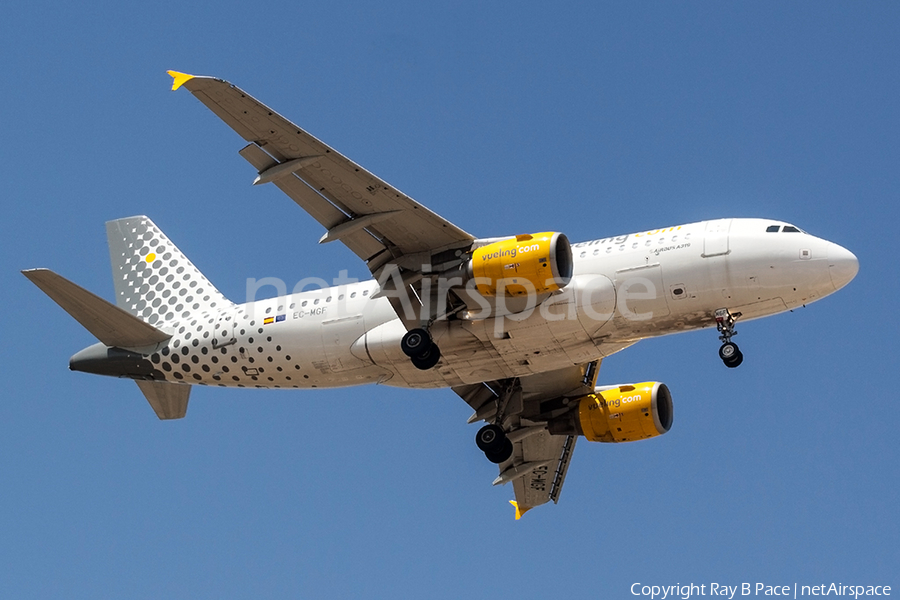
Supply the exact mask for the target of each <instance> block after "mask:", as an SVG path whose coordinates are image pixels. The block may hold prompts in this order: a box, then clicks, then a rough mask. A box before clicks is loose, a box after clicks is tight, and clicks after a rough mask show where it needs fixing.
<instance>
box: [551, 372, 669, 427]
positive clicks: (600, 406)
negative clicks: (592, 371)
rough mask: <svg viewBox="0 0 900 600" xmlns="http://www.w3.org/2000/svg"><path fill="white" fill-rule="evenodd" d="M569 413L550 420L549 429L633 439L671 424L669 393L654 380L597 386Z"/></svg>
mask: <svg viewBox="0 0 900 600" xmlns="http://www.w3.org/2000/svg"><path fill="white" fill-rule="evenodd" d="M577 402H578V406H577V407H576V408H575V409H574V410H573V411H572V412H569V413H568V414H565V415H563V416H562V417H557V418H556V419H553V420H551V421H550V422H549V423H548V424H547V425H548V429H549V430H550V433H552V434H557V435H583V436H584V437H585V438H587V439H588V440H590V441H592V442H634V441H636V440H645V439H647V438H651V437H655V436H657V435H662V434H663V433H666V432H667V431H669V429H671V427H672V395H671V394H670V393H669V388H668V387H666V384H664V383H659V382H656V381H648V382H645V383H635V384H630V385H618V386H614V387H598V388H596V389H595V390H594V393H593V394H588V395H587V396H583V397H582V398H580V399H578V400H577Z"/></svg>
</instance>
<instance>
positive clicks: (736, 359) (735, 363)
mask: <svg viewBox="0 0 900 600" xmlns="http://www.w3.org/2000/svg"><path fill="white" fill-rule="evenodd" d="M724 362H725V366H726V367H728V368H729V369H734V368H737V367H739V366H741V363H742V362H744V355H743V354H742V353H741V351H740V350H738V352H737V354H735V355H734V356H732V357H731V358H730V359H728V360H726V361H724Z"/></svg>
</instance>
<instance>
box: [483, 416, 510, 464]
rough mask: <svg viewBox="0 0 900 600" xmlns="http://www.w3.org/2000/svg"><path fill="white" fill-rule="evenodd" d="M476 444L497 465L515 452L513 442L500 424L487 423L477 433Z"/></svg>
mask: <svg viewBox="0 0 900 600" xmlns="http://www.w3.org/2000/svg"><path fill="white" fill-rule="evenodd" d="M475 445H476V446H478V449H479V450H481V451H482V452H484V455H485V456H486V457H487V459H488V460H489V461H491V462H492V463H494V464H495V465H499V464H500V463H502V462H504V461H506V460H508V459H509V457H510V456H512V453H513V445H512V442H511V441H509V438H508V437H506V432H504V431H503V428H502V427H500V426H499V425H494V424H490V425H485V426H484V427H482V428H481V429H479V430H478V433H477V434H475Z"/></svg>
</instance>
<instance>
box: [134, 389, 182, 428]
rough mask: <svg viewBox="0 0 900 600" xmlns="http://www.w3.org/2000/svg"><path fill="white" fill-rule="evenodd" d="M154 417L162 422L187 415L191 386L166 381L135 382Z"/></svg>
mask: <svg viewBox="0 0 900 600" xmlns="http://www.w3.org/2000/svg"><path fill="white" fill-rule="evenodd" d="M135 383H137V384H138V387H139V388H141V392H143V394H144V397H146V398H147V402H149V403H150V406H152V407H153V410H154V411H155V412H156V416H157V417H159V418H160V419H162V420H167V419H182V418H184V415H185V414H187V406H188V398H189V396H190V395H191V386H189V385H181V384H178V383H170V382H168V381H136V382H135Z"/></svg>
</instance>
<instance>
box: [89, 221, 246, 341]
mask: <svg viewBox="0 0 900 600" xmlns="http://www.w3.org/2000/svg"><path fill="white" fill-rule="evenodd" d="M106 236H107V241H108V242H109V257H110V261H111V262H112V272H113V284H114V285H115V289H116V304H118V305H119V308H121V309H123V310H125V311H127V312H129V313H131V314H133V315H135V316H137V317H139V318H141V319H142V320H144V321H145V322H147V323H149V324H151V325H162V324H164V323H172V322H173V321H178V320H181V319H186V318H189V317H191V316H199V315H200V314H203V313H213V312H218V311H219V310H221V309H223V308H227V307H230V306H232V303H231V302H230V301H229V300H228V299H227V298H225V296H223V295H222V294H221V293H220V292H219V290H217V289H216V288H215V287H214V286H213V284H212V283H210V282H209V280H208V279H207V278H206V277H204V276H203V274H202V273H201V272H200V271H199V270H197V268H196V267H195V266H194V265H193V264H191V261H189V260H188V259H187V257H186V256H185V255H184V254H182V253H181V251H180V250H179V249H178V248H176V247H175V244H173V243H172V242H171V241H170V240H169V238H168V237H166V235H165V234H164V233H163V232H162V231H160V229H159V228H158V227H157V226H156V225H155V224H154V223H153V221H151V220H150V219H148V218H147V217H145V216H136V217H128V218H125V219H117V220H115V221H109V222H108V223H107V224H106Z"/></svg>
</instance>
